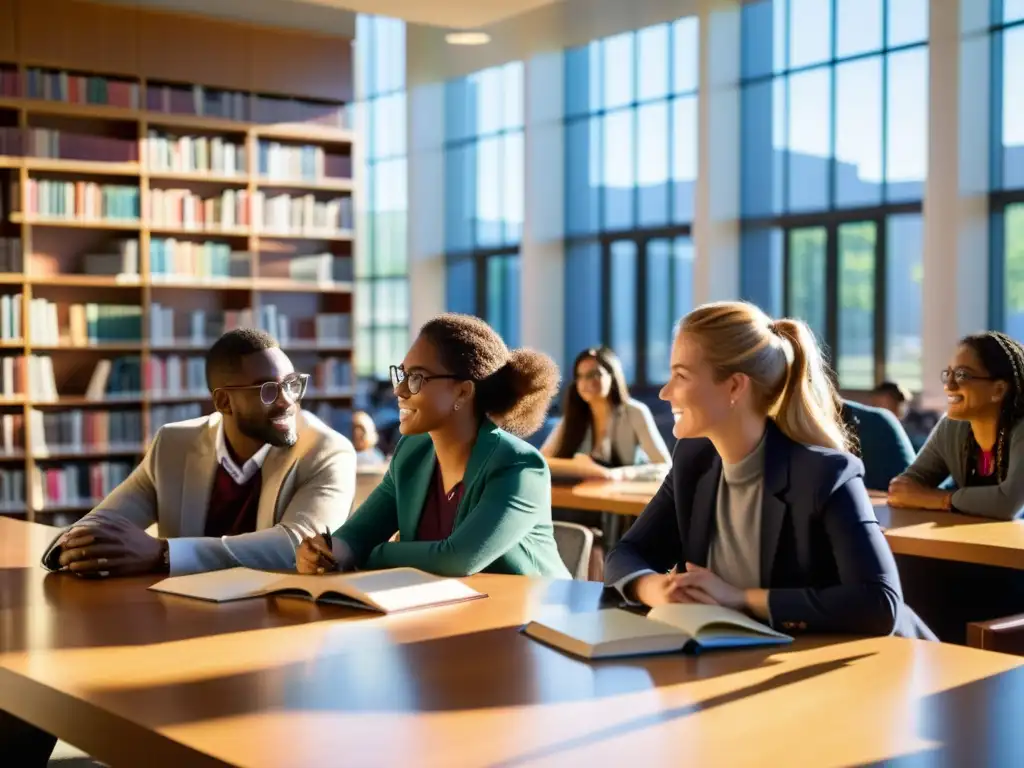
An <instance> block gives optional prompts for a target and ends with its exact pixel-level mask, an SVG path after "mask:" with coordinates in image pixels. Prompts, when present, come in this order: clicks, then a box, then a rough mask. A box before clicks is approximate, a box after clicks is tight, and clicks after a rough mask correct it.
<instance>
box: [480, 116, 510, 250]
mask: <svg viewBox="0 0 1024 768" xmlns="http://www.w3.org/2000/svg"><path fill="white" fill-rule="evenodd" d="M503 143H504V142H503V140H502V137H501V136H492V137H491V138H487V139H481V140H480V143H479V144H478V145H477V147H478V148H477V159H476V185H475V186H476V217H475V218H476V245H477V246H478V247H483V248H493V247H495V246H498V245H501V243H502V241H503V240H504V237H505V233H504V228H503V227H502V210H501V196H500V194H499V193H500V190H499V188H498V187H499V185H500V184H501V183H502V170H503V163H502V149H503Z"/></svg>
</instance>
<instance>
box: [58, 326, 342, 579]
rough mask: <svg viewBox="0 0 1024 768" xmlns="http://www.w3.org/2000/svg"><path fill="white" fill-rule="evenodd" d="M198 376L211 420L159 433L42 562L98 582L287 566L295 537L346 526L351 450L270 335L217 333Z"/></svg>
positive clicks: (290, 565) (242, 331)
mask: <svg viewBox="0 0 1024 768" xmlns="http://www.w3.org/2000/svg"><path fill="white" fill-rule="evenodd" d="M206 378H207V386H208V387H209V389H210V393H211V395H212V398H213V406H214V413H213V414H212V415H210V416H205V417H202V418H199V419H192V420H189V421H182V422H178V423H175V424H167V425H165V426H164V427H162V428H161V429H160V431H159V432H157V434H156V437H154V439H153V442H152V444H151V445H150V446H149V450H148V451H147V453H146V456H145V458H144V459H143V460H142V463H141V464H140V465H139V466H138V467H136V469H135V471H134V472H132V474H131V475H130V476H129V478H128V479H127V480H126V481H125V482H124V483H122V484H121V485H120V486H119V487H118V488H116V489H115V490H114V491H113V492H112V493H111V494H110V495H109V496H108V497H107V498H105V499H104V500H103V501H102V502H100V504H99V505H98V506H97V507H96V508H95V509H94V510H93V511H92V512H90V513H89V514H88V515H86V516H85V517H84V518H82V520H81V521H79V522H78V523H77V524H75V525H74V526H72V527H71V528H70V529H69V530H67V531H65V532H64V533H62V534H61V535H60V536H59V537H58V538H57V540H56V541H55V542H54V544H53V546H52V547H51V548H50V550H49V551H48V552H47V553H46V555H45V556H44V559H43V564H44V565H45V566H46V567H48V568H50V569H52V570H57V569H60V570H64V571H69V572H70V573H72V574H75V575H78V576H82V577H91V578H100V579H102V578H106V577H113V576H128V575H135V574H142V573H171V574H175V575H177V574H184V573H196V572H201V571H211V570H217V569H221V568H232V567H235V566H246V567H250V568H261V569H268V570H273V569H290V568H294V567H295V547H296V546H297V545H298V543H299V542H301V541H302V539H303V537H305V536H310V535H319V534H321V533H323V532H324V531H333V530H335V529H337V528H338V527H339V526H340V525H341V524H342V523H343V522H344V521H345V519H346V518H347V517H348V514H349V511H350V508H351V505H352V498H353V495H354V493H355V470H356V456H355V450H354V448H353V447H352V444H351V443H350V442H349V441H348V440H347V439H346V438H344V437H342V436H341V435H340V434H338V433H337V432H335V431H334V430H333V429H331V428H330V427H328V426H326V425H325V424H324V423H323V422H321V421H320V420H319V419H317V418H316V417H315V416H313V415H311V414H309V413H306V412H305V411H302V410H301V409H300V408H299V402H300V401H301V400H302V396H303V395H304V394H305V391H306V385H307V382H308V379H309V376H308V374H305V373H297V372H296V371H295V369H294V367H293V366H292V363H291V361H290V360H289V359H288V356H287V355H286V354H285V353H284V352H283V351H282V350H281V349H280V347H279V346H278V343H277V342H276V341H275V340H274V338H273V337H271V336H270V335H269V334H267V333H264V332H263V331H259V330H253V329H240V330H235V331H229V332H228V333H225V334H224V335H223V336H221V338H220V339H219V340H218V341H217V342H216V343H215V344H214V345H213V347H211V348H210V351H209V352H208V353H207V356H206ZM154 523H156V524H157V529H158V530H157V537H153V536H150V535H149V534H147V533H146V528H148V527H149V526H151V525H152V524H154Z"/></svg>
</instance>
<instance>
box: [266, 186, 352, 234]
mask: <svg viewBox="0 0 1024 768" xmlns="http://www.w3.org/2000/svg"><path fill="white" fill-rule="evenodd" d="M254 203H255V210H256V211H257V212H258V213H259V214H260V218H258V219H257V221H256V228H257V229H259V230H260V231H263V232H268V233H271V234H273V233H278V234H288V235H304V234H335V233H338V232H341V231H344V230H349V229H352V219H353V207H352V198H351V197H337V198H334V199H333V200H317V199H316V197H314V196H313V195H311V194H307V195H289V194H280V195H274V196H272V197H267V198H266V199H262V193H261V192H257V193H256V195H255V199H254Z"/></svg>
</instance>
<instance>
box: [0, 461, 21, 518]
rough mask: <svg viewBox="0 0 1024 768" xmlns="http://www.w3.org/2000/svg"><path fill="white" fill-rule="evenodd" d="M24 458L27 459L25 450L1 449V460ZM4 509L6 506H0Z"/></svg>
mask: <svg viewBox="0 0 1024 768" xmlns="http://www.w3.org/2000/svg"><path fill="white" fill-rule="evenodd" d="M24 460H25V452H24V451H2V450H0V462H4V461H24ZM2 509H4V507H2V506H0V510H2Z"/></svg>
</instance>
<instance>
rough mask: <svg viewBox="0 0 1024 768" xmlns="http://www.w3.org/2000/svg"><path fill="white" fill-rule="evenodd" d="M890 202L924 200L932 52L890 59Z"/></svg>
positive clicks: (912, 52) (923, 50)
mask: <svg viewBox="0 0 1024 768" xmlns="http://www.w3.org/2000/svg"><path fill="white" fill-rule="evenodd" d="M888 79H889V90H888V97H887V99H886V100H887V102H888V124H887V125H886V136H887V140H888V146H887V148H886V156H885V178H886V182H887V184H886V199H887V200H890V201H893V202H900V201H904V200H920V199H921V197H922V196H923V194H924V179H925V173H926V171H927V168H928V49H927V48H915V49H912V50H909V51H903V52H901V53H894V54H891V55H890V56H889V77H888Z"/></svg>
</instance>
